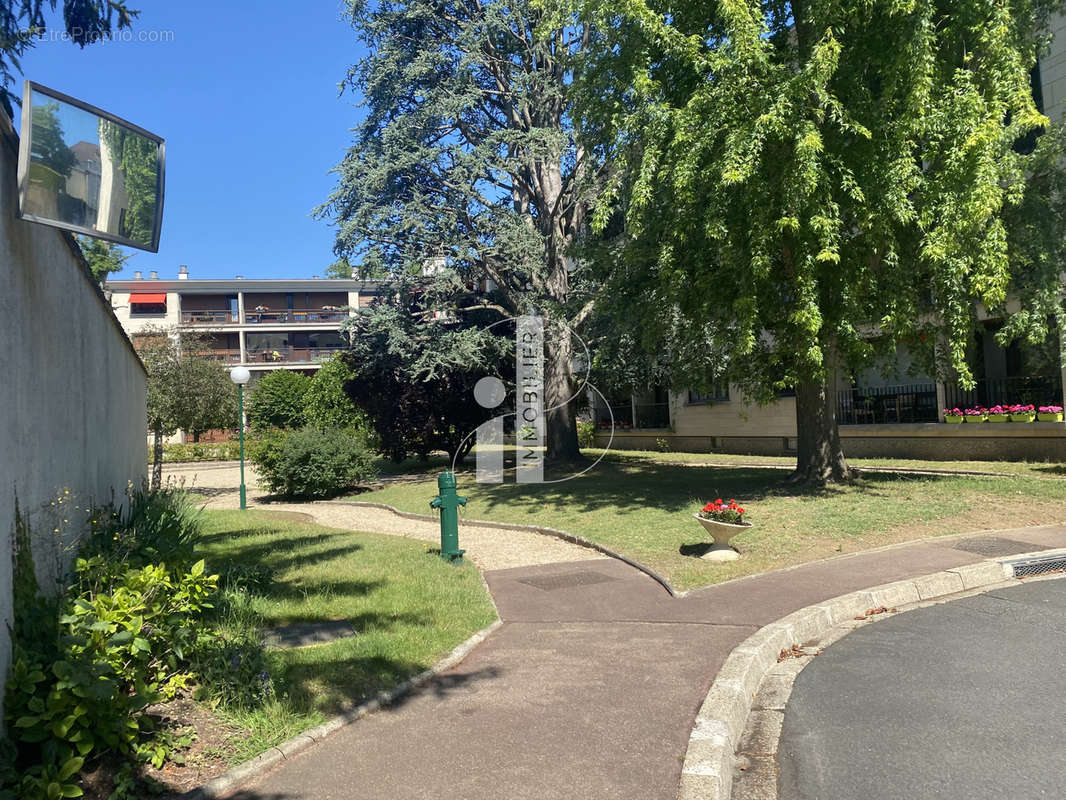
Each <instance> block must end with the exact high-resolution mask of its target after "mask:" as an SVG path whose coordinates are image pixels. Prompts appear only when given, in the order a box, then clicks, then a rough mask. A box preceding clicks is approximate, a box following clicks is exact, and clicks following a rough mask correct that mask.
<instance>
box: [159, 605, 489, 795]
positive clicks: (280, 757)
mask: <svg viewBox="0 0 1066 800" xmlns="http://www.w3.org/2000/svg"><path fill="white" fill-rule="evenodd" d="M490 597H491V595H490ZM501 625H503V620H502V619H497V620H496V621H495V622H493V623H492V624H491V625H489V626H488V627H486V628H482V629H481V630H479V631H478V632H477V633H475V634H474V635H473V636H471V637H470V638H469V639H467V640H466V641H465V642H463V643H462V644H460V645H459V646H458V647H456V648H455V649H454V650H452V651H451V652H450V653H448V655H446V656H445V657H444V658H442V659H441V660H440V661H438V662H437V663H436V664H434V665H433V666H432V667H430V668H429V669H427V670H425V671H424V672H420V673H418V674H417V675H415V676H414V677H412V678H408V679H407V680H406V681H404V682H403V683H401V684H399V685H398V686H394V687H393V688H392V689H388V690H386V691H382V692H379V693H378V694H377V696H376V697H375V698H374V699H373V700H368V701H367V702H365V703H362V704H360V705H358V706H356V707H355V708H353V709H352V710H351V711H346V712H344V713H343V714H338V715H336V716H335V717H333V718H331V719H329V720H326V721H325V722H323V723H322V724H321V725H316V726H315V727H314V728H309V729H308V730H306V731H304V732H303V733H300V734H297V735H296V736H293V737H292V738H291V739H288V740H286V741H284V742H282V743H281V744H279V745H277V746H275V747H271V748H270V749H268V750H266V751H265V752H263V753H260V754H259V755H258V756H256V757H255V758H252V759H249V760H248V761H245V762H243V763H241V764H238V765H237V766H235V767H232V768H231V769H229V770H228V771H227V772H225V773H223V774H222V775H219V776H218V777H217V778H214V779H212V780H210V781H208V782H207V783H205V784H204V785H203V786H200V787H199V788H197V789H192V790H191V791H189V792H186V793H185V794H183V795H181V796H180V798H179V800H211V798H216V797H221V796H223V795H225V794H226V793H227V792H230V791H232V790H233V789H236V788H237V787H238V786H240V785H241V784H242V783H244V782H245V781H247V780H249V779H250V778H253V777H255V776H256V775H259V774H261V773H264V772H266V771H267V770H269V769H270V768H271V767H273V766H275V765H276V764H279V763H280V762H282V761H284V760H285V759H288V758H291V757H292V756H294V755H296V754H297V753H299V752H301V751H303V750H306V749H307V748H309V747H310V746H311V745H313V744H316V743H318V742H320V741H322V740H323V739H325V738H326V737H327V736H329V735H330V734H331V733H333V732H334V731H337V730H340V729H341V728H343V727H345V726H347V725H351V724H352V723H353V722H355V721H357V720H359V719H361V718H362V717H365V716H366V715H368V714H371V713H373V712H374V711H377V710H378V709H379V708H382V707H383V706H387V705H389V704H391V703H393V702H395V701H396V700H398V699H399V698H401V697H403V696H404V695H406V694H408V693H409V692H411V691H413V690H414V689H417V688H418V687H420V686H422V685H423V684H425V683H427V682H428V681H430V680H431V679H432V678H434V677H436V676H437V675H439V674H440V673H442V672H446V671H447V670H449V669H451V668H452V667H455V666H458V665H459V664H460V663H461V662H462V661H463V659H465V658H466V657H467V656H468V655H469V654H470V651H471V650H473V649H474V648H475V647H477V646H478V645H479V644H481V643H482V642H483V641H485V639H487V638H488V637H489V635H490V634H491V633H493V632H494V631H495V630H496V629H497V628H499V627H500V626H501Z"/></svg>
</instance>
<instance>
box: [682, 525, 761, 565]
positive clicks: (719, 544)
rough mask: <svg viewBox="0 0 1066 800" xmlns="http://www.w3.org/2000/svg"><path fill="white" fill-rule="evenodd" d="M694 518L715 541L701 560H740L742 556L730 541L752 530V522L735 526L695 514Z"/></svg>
mask: <svg viewBox="0 0 1066 800" xmlns="http://www.w3.org/2000/svg"><path fill="white" fill-rule="evenodd" d="M692 516H693V517H695V518H696V521H697V522H698V523H699V524H700V525H702V526H703V529H704V530H705V531H707V534H708V535H709V536H710V537H711V539H713V540H714V544H712V545H711V549H710V550H708V551H707V552H706V553H704V554H703V555H702V556H700V558H702V559H703V560H704V561H734V560H736V559H738V558H740V554H739V553H738V552H737V551H736V550H734V549H733V548H732V546H731V545H730V544H729V540H730V539H732V538H733V537H734V536H736V535H737V534H738V533H743V532H744V531H746V530H747V529H748V528H750V527H751V523H750V522H742V523H741V524H740V525H733V524H732V523H729V522H718V521H717V520H713V519H704V518H703V517H701V516H700V515H699V514H693V515H692Z"/></svg>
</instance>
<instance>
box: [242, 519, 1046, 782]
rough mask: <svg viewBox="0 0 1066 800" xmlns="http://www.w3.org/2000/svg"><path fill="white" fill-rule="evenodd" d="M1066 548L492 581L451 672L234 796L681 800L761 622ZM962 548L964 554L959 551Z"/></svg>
mask: <svg viewBox="0 0 1066 800" xmlns="http://www.w3.org/2000/svg"><path fill="white" fill-rule="evenodd" d="M1062 546H1066V526H1059V527H1046V528H1039V529H1025V530H1016V531H1005V532H999V533H998V534H995V535H993V534H985V535H982V536H979V537H971V538H969V539H967V540H960V539H957V538H956V539H940V540H936V541H932V542H919V543H914V544H909V545H905V546H899V547H894V548H890V549H885V550H880V551H875V552H869V553H860V554H855V555H848V556H843V557H839V558H836V559H832V560H829V561H825V562H820V563H815V564H809V565H805V566H802V567H797V568H794V569H790V570H783V571H779V572H774V573H770V574H766V575H761V576H757V577H753V578H748V579H744V580H739V581H735V582H732V583H729V584H724V585H721V586H717V587H711V588H709V589H705V590H701V591H697V592H693V593H691V594H689V595H687V596H686V597H684V598H682V599H674V598H671V597H670V596H669V595H668V594H667V593H666V592H665V591H664V590H663V589H662V588H661V587H660V586H659V585H658V584H657V583H655V582H654V581H652V580H651V579H650V578H648V577H647V576H646V575H644V574H643V573H641V572H639V571H637V570H635V569H632V568H630V567H628V566H626V565H624V564H622V563H620V562H617V561H613V560H610V559H602V560H592V561H581V562H562V563H552V564H544V565H539V566H530V567H523V568H517V569H504V570H489V571H486V572H485V577H486V579H487V581H488V584H489V587H490V589H491V590H492V593H493V596H494V598H495V599H496V602H497V605H498V606H499V609H500V614H501V617H502V619H503V622H504V624H503V625H502V626H501V627H500V628H499V629H498V630H497V631H496V633H494V634H493V635H492V636H491V637H490V638H489V639H488V640H486V641H485V642H484V643H483V644H482V645H481V646H480V647H478V648H477V649H475V650H474V651H473V652H472V653H471V655H470V656H469V657H468V658H467V659H466V660H465V661H464V662H463V663H462V664H460V665H459V666H458V667H456V668H455V669H453V670H450V671H449V672H446V673H444V674H443V675H441V676H439V677H438V678H437V679H435V680H433V681H431V682H430V683H429V684H427V685H426V686H424V687H423V688H422V689H420V690H418V691H416V692H415V693H413V694H412V695H410V696H408V697H407V698H406V699H405V700H404V701H403V702H401V703H400V704H399V705H397V706H395V707H392V708H390V709H386V710H383V711H380V712H378V713H375V714H373V715H371V716H370V717H367V718H365V719H363V720H360V721H359V722H357V723H355V724H353V725H350V726H348V727H346V728H343V729H341V730H340V731H338V732H337V733H335V734H333V735H332V736H331V737H329V738H328V739H326V740H325V741H324V742H322V743H321V744H318V745H316V746H314V747H312V748H310V749H308V750H306V751H304V752H303V753H301V754H298V755H296V756H295V757H293V758H292V759H291V760H288V761H285V762H283V763H282V764H281V765H280V766H279V767H278V768H276V769H275V770H274V771H272V772H270V773H267V774H266V775H262V776H260V777H259V778H258V779H256V780H254V781H252V782H251V783H250V784H249V785H248V786H246V787H245V788H244V789H242V790H240V791H238V792H237V793H236V794H234V795H233V797H236V798H241V799H242V800H297V799H301V800H302V799H304V798H306V799H307V800H310V799H311V798H315V800H348V799H349V798H351V800H356V799H358V798H368V799H369V798H374V800H378V798H386V797H387V798H393V797H395V798H411V799H412V800H413V799H416V798H461V799H462V800H481V799H482V798H484V800H500V799H501V798H506V799H507V800H524V799H525V798H536V800H555V798H560V799H562V798H566V799H567V800H569V799H570V798H583V799H588V800H593V799H599V798H603V799H604V800H606V799H607V798H610V799H611V800H628V799H629V798H632V800H675V798H676V794H677V787H678V780H679V776H680V770H681V762H682V759H683V757H684V753H685V749H686V746H687V743H688V736H689V731H690V729H691V726H692V721H693V719H694V718H695V715H696V711H697V709H698V707H699V705H700V703H701V701H702V700H703V697H704V695H705V694H706V692H707V689H708V688H709V685H710V682H711V680H712V679H713V677H714V675H715V674H716V672H717V670H718V669H719V667H720V666H721V664H722V662H723V661H724V659H725V658H726V656H727V655H728V654H729V652H730V651H731V650H732V649H733V648H734V647H735V646H736V645H738V644H739V643H740V642H741V641H743V640H744V639H745V638H747V637H748V636H749V635H751V633H753V632H754V631H755V630H757V629H758V628H759V627H761V626H762V625H765V624H766V623H768V622H771V621H773V620H776V619H778V618H780V617H782V616H784V615H786V614H789V613H791V612H792V611H795V610H797V609H799V608H802V607H804V606H807V605H810V604H812V603H816V602H820V601H822V600H826V599H828V598H831V597H835V596H837V595H840V594H844V593H846V592H850V591H854V590H857V589H861V588H866V587H870V586H875V585H878V584H882V583H887V582H890V581H895V580H900V579H903V578H907V577H913V576H917V575H922V574H926V573H929V572H933V571H937V570H942V569H949V568H952V567H957V566H960V565H963V564H970V563H975V562H977V561H981V560H983V559H984V558H985V556H984V555H982V554H981V553H979V552H974V550H975V549H976V550H982V551H984V552H996V551H997V549H998V550H1011V549H1014V550H1015V551H1016V552H1018V551H1019V550H1018V549H1017V548H1023V549H1026V550H1036V549H1041V548H1047V547H1062ZM960 547H962V548H964V549H960Z"/></svg>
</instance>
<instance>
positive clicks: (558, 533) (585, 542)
mask: <svg viewBox="0 0 1066 800" xmlns="http://www.w3.org/2000/svg"><path fill="white" fill-rule="evenodd" d="M322 502H323V504H324V505H335V506H357V507H362V508H379V509H383V510H385V511H391V512H392V513H393V514H395V515H396V516H398V517H403V518H404V519H415V520H419V521H420V522H436V521H437V519H438V517H436V516H434V515H431V514H416V513H414V512H411V511H401V510H400V509H398V508H395V507H393V506H390V505H386V504H385V503H369V502H362V501H359V500H324V501H322ZM459 525H460V527H462V526H463V525H469V526H470V527H473V528H493V529H495V530H502V531H507V530H512V531H527V532H529V533H539V534H540V535H542V536H551V537H552V538H555V539H562V540H563V541H564V542H569V543H570V544H576V545H579V546H580V547H587V548H588V549H590V550H595V551H596V552H598V553H603V554H604V555H605V556H608V557H610V558H616V559H618V560H619V561H621V562H623V563H625V564H628V565H629V566H631V567H633V569H638V570H640V571H641V572H643V573H644V574H645V575H647V576H648V577H650V578H651V579H652V580H654V581H655V582H656V583H658V584H659V585H661V586H662V587H663V588H664V589H666V591H667V592H669V593H670V596H671V597H682V596H683V595H684V594H685V593H684V592H678V591H677V590H675V589H674V587H673V586H671V585H670V582H669V581H668V580H666V578H664V577H663V576H662V575H660V574H659V573H657V572H655V570H653V569H651V568H650V567H646V566H644V565H643V564H641V563H640V562H639V561H634V560H633V559H631V558H629V557H627V556H624V555H622V554H621V553H616V552H615V551H614V550H611V549H610V548H608V547H604V546H603V545H602V544H598V543H597V542H593V541H591V540H589V539H585V538H584V537H582V536H577V535H576V534H573V533H570V532H569V531H562V530H559V529H557V528H544V527H541V526H540V525H521V524H518V523H510V522H490V521H489V520H480V519H462V520H460V521H459Z"/></svg>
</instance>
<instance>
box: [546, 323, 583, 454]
mask: <svg viewBox="0 0 1066 800" xmlns="http://www.w3.org/2000/svg"><path fill="white" fill-rule="evenodd" d="M545 328H546V329H547V328H550V329H551V330H550V334H549V335H546V336H545V344H546V346H545V348H544V350H545V352H544V400H545V402H544V408H545V409H552V410H551V411H547V414H546V419H545V423H546V431H545V438H546V439H547V442H546V444H547V454H546V456H547V461H548V463H549V464H568V463H574V462H577V461H582V460H584V457H583V456H582V455H581V448H580V447H579V446H578V443H577V413H576V410H575V407H576V398H575V397H574V389H575V385H576V384H575V381H574V370H573V366H572V360H573V351H574V347H573V341H572V337H571V334H570V329H569V328H564V327H562V326H560V325H552V324H550V323H549V324H548V325H545ZM545 332H546V333H549V332H548V331H547V330H546V331H545ZM555 406H558V408H554V407H555Z"/></svg>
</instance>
